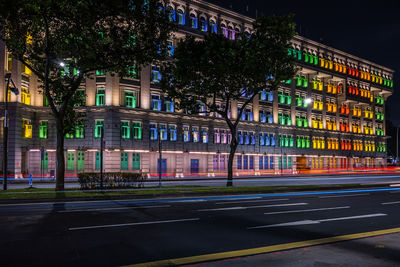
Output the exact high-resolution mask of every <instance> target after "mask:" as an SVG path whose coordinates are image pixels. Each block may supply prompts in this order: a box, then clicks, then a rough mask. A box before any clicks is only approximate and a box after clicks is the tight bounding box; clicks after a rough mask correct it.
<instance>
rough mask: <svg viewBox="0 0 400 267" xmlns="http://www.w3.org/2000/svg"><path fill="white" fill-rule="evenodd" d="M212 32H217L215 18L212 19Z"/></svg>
mask: <svg viewBox="0 0 400 267" xmlns="http://www.w3.org/2000/svg"><path fill="white" fill-rule="evenodd" d="M210 32H211V33H217V24H216V23H215V21H214V20H210Z"/></svg>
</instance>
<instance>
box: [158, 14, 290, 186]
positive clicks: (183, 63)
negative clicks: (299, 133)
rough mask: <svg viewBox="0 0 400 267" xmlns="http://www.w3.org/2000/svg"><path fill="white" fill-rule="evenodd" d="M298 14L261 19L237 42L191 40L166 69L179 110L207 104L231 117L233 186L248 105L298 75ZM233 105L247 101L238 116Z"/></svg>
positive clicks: (165, 83) (165, 80)
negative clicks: (294, 52) (294, 43)
mask: <svg viewBox="0 0 400 267" xmlns="http://www.w3.org/2000/svg"><path fill="white" fill-rule="evenodd" d="M292 19H293V18H292V16H291V15H287V16H282V17H278V16H269V17H264V16H262V17H259V18H257V19H256V20H255V22H254V24H253V33H252V34H250V35H246V34H245V33H240V34H237V35H236V39H234V40H231V39H228V38H225V37H224V36H223V35H218V34H209V35H206V36H205V37H204V39H202V40H196V39H195V38H193V37H191V36H189V37H187V38H186V39H184V40H182V41H180V42H179V43H178V45H177V48H176V49H175V54H174V57H173V59H172V60H171V61H169V62H168V63H167V64H165V66H164V67H163V70H162V71H163V77H162V80H161V88H162V89H163V90H164V91H165V93H166V94H167V95H168V96H169V97H170V98H172V99H175V100H176V101H177V108H178V109H185V110H187V111H189V112H192V113H196V112H198V111H199V110H200V109H201V108H200V107H201V106H205V107H206V108H207V111H208V112H209V113H211V112H213V113H218V114H219V115H220V116H222V118H224V119H225V121H226V123H227V125H228V126H229V129H230V131H231V134H232V142H231V144H230V145H231V151H230V156H229V164H228V185H232V162H233V157H234V153H235V151H236V148H237V145H238V142H237V139H236V131H237V126H238V124H239V122H240V118H241V115H242V113H243V111H244V109H245V107H246V106H247V105H248V104H249V103H251V102H252V101H253V99H254V97H255V96H256V95H257V94H258V93H259V92H260V91H261V90H264V89H269V90H276V89H277V88H278V87H279V85H280V84H281V82H282V81H283V80H288V79H291V78H292V77H293V75H294V74H295V71H296V70H295V62H294V59H293V57H291V56H289V55H288V49H289V48H290V47H291V43H290V41H291V39H292V38H293V36H294V34H295V31H294V29H295V25H294V23H293V21H292ZM233 101H241V102H243V104H241V105H240V106H239V111H238V114H237V116H236V117H233V116H232V117H231V116H230V112H229V111H230V109H231V104H232V103H233Z"/></svg>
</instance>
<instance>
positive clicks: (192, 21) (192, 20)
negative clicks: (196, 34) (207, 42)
mask: <svg viewBox="0 0 400 267" xmlns="http://www.w3.org/2000/svg"><path fill="white" fill-rule="evenodd" d="M190 25H191V26H192V29H197V18H196V16H195V15H194V14H190Z"/></svg>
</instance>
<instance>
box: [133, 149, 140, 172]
mask: <svg viewBox="0 0 400 267" xmlns="http://www.w3.org/2000/svg"><path fill="white" fill-rule="evenodd" d="M132 170H134V171H137V170H140V154H139V153H133V158H132Z"/></svg>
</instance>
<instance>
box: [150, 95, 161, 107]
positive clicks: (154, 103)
mask: <svg viewBox="0 0 400 267" xmlns="http://www.w3.org/2000/svg"><path fill="white" fill-rule="evenodd" d="M151 109H152V110H159V111H160V110H161V99H160V96H159V95H151Z"/></svg>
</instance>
